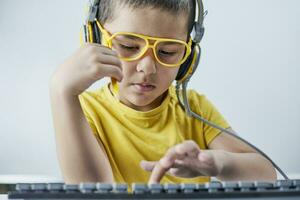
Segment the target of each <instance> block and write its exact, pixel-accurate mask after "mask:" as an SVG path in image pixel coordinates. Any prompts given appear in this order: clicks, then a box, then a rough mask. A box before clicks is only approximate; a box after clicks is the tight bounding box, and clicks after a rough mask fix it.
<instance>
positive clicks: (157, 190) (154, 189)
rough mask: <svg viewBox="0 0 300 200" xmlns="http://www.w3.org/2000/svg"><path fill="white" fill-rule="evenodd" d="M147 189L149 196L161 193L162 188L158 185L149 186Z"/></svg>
mask: <svg viewBox="0 0 300 200" xmlns="http://www.w3.org/2000/svg"><path fill="white" fill-rule="evenodd" d="M148 189H149V192H150V193H151V194H159V193H162V192H163V186H162V185H161V184H159V183H154V184H149V185H148Z"/></svg>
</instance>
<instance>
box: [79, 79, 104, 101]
mask: <svg viewBox="0 0 300 200" xmlns="http://www.w3.org/2000/svg"><path fill="white" fill-rule="evenodd" d="M107 87H108V85H107V84H106V85H104V86H102V87H101V88H99V89H95V90H87V91H85V92H83V93H81V94H80V95H79V101H80V103H81V104H82V105H86V104H95V103H101V102H107V98H108V97H107V96H108V95H107V91H106V90H107Z"/></svg>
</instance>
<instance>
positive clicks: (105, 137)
mask: <svg viewBox="0 0 300 200" xmlns="http://www.w3.org/2000/svg"><path fill="white" fill-rule="evenodd" d="M188 98H189V102H190V106H191V109H192V110H193V111H194V112H195V113H198V114H200V115H201V116H203V117H204V118H206V119H208V120H210V121H212V122H214V123H215V124H217V125H219V126H221V127H223V128H228V127H229V125H228V124H227V122H226V121H225V119H224V118H223V117H222V116H221V114H220V113H219V112H218V111H217V110H216V108H215V107H214V106H213V105H212V104H211V103H210V102H209V101H208V100H207V99H206V98H205V96H204V95H199V94H198V93H197V92H195V91H193V90H190V91H188ZM80 102H81V106H82V108H83V111H84V114H85V116H86V118H87V121H88V122H89V124H90V126H91V128H92V130H93V133H94V134H95V136H96V137H97V139H98V141H101V142H102V144H103V146H104V149H105V151H106V153H107V156H108V159H109V162H110V165H111V167H112V171H113V175H114V180H115V182H117V183H120V182H123V183H128V184H131V183H146V182H148V180H149V177H150V173H149V172H146V171H144V170H143V169H142V168H141V167H140V161H141V160H148V161H157V160H159V159H160V158H161V157H162V156H163V155H164V154H165V153H166V151H167V150H168V149H169V148H170V147H172V146H174V145H176V144H178V143H182V142H183V141H185V140H194V141H195V142H196V143H197V144H198V145H199V147H200V149H207V146H208V144H209V143H210V142H211V141H212V140H213V139H214V138H215V137H216V136H217V135H218V134H219V133H220V131H219V130H217V129H215V128H212V127H210V126H208V125H206V124H204V123H203V122H201V121H199V120H197V119H195V118H192V117H189V116H187V115H186V113H185V112H184V110H183V109H182V108H181V107H180V104H179V102H178V100H177V97H176V92H175V87H174V86H170V88H169V90H168V95H167V96H166V98H165V99H164V100H163V102H162V103H161V105H160V106H159V107H157V108H155V109H153V110H150V111H147V112H141V111H137V110H134V109H132V108H130V107H127V106H126V105H124V104H122V103H121V102H120V101H119V100H117V99H116V98H115V97H114V96H113V95H112V94H111V92H110V90H109V85H108V84H107V85H105V86H104V87H102V88H100V89H98V90H96V91H86V92H84V93H83V94H81V95H80ZM209 180H210V177H197V178H189V179H184V178H177V177H173V176H169V175H166V176H164V178H163V179H162V180H161V183H182V182H185V183H187V182H193V183H195V182H207V181H209Z"/></svg>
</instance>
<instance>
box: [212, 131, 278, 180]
mask: <svg viewBox="0 0 300 200" xmlns="http://www.w3.org/2000/svg"><path fill="white" fill-rule="evenodd" d="M231 131H232V130H231ZM208 146H209V149H214V150H220V152H219V153H218V154H217V158H216V159H219V160H221V162H222V163H223V167H222V171H221V172H220V174H219V175H218V176H217V178H219V179H220V180H224V181H228V180H267V181H274V180H276V171H275V169H274V167H273V166H272V164H271V163H270V162H269V161H268V160H267V159H266V158H264V157H263V156H261V155H260V154H258V153H257V152H256V151H255V150H254V149H253V148H251V147H249V146H248V145H247V144H245V143H243V142H242V141H240V140H238V139H237V138H234V137H233V136H231V135H229V134H227V133H222V134H220V135H219V136H217V137H216V138H215V139H214V140H213V141H212V142H211V143H210V144H209V145H208Z"/></svg>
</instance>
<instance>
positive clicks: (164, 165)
mask: <svg viewBox="0 0 300 200" xmlns="http://www.w3.org/2000/svg"><path fill="white" fill-rule="evenodd" d="M181 158H182V155H179V154H177V152H176V151H175V147H172V148H171V149H169V150H168V152H167V153H166V155H165V156H164V157H163V158H161V159H160V160H159V161H158V162H157V163H156V165H155V167H154V169H153V170H152V173H151V176H150V179H149V181H148V183H149V184H153V183H159V182H160V180H161V179H162V177H163V176H164V175H165V173H166V172H167V171H168V170H169V169H170V168H172V166H173V165H174V164H175V160H176V159H181Z"/></svg>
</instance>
